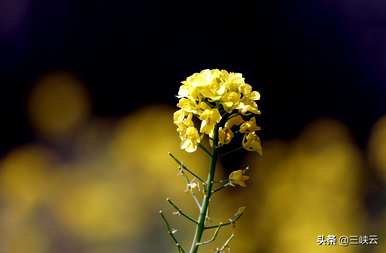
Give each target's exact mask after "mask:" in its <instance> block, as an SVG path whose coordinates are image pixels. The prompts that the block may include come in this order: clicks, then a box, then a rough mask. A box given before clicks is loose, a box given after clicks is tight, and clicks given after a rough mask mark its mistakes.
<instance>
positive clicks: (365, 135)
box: [0, 0, 386, 253]
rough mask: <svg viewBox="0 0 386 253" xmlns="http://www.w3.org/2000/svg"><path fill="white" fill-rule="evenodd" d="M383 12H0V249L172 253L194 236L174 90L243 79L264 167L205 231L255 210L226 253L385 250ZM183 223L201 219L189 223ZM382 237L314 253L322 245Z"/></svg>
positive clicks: (71, 6) (16, 2)
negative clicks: (176, 209)
mask: <svg viewBox="0 0 386 253" xmlns="http://www.w3.org/2000/svg"><path fill="white" fill-rule="evenodd" d="M385 14H386V3H385V2H384V1H381V0H366V1H365V0H357V1H352V0H341V1H332V0H313V1H305V0H297V1H284V0H275V1H233V2H226V1H218V2H215V1H212V2H204V1H181V2H177V3H172V2H167V1H166V2H165V1H163V2H160V1H150V0H145V1H122V2H120V1H105V0H104V1H102V0H95V1H92V2H89V1H79V0H78V1H76V0H56V1H48V0H41V1H38V0H0V84H1V86H0V111H1V119H2V120H1V125H0V235H1V236H0V253H25V252H29V253H51V252H52V253H53V252H55V253H70V252H71V253H107V252H109V253H122V252H129V253H148V252H170V253H171V252H176V250H175V249H174V247H173V245H172V242H171V240H170V238H169V237H168V236H167V234H166V231H165V229H164V227H163V226H162V223H161V221H160V219H159V216H158V214H157V212H158V210H159V209H160V208H163V209H164V210H165V213H166V215H167V216H168V217H169V218H170V220H171V223H172V224H173V227H175V228H178V232H177V233H176V235H177V237H179V238H180V239H181V241H183V242H184V243H186V245H188V243H189V241H190V240H191V230H192V228H191V226H190V224H186V223H185V222H184V221H183V220H182V219H181V218H180V217H176V216H172V215H171V211H172V210H171V209H170V208H169V207H168V206H167V205H166V203H165V197H166V196H169V197H172V198H173V199H175V200H176V202H177V203H179V205H180V206H183V207H184V208H185V209H186V210H193V208H194V203H193V201H192V200H191V199H190V198H189V197H190V196H189V194H187V193H186V192H184V189H185V184H184V181H183V179H182V178H180V177H177V173H176V172H177V170H176V165H175V164H174V163H173V161H171V160H170V159H169V157H168V155H167V152H173V153H175V154H176V156H178V157H179V158H181V159H182V160H184V161H185V163H186V164H189V165H190V166H191V167H192V168H195V169H196V170H197V171H198V173H200V174H201V175H204V174H205V169H206V166H207V163H208V161H207V159H206V157H205V156H204V155H203V154H202V153H194V154H190V155H189V154H186V153H184V152H182V151H180V150H179V143H178V142H179V140H178V136H177V134H176V131H175V127H174V126H173V124H172V113H173V111H174V110H175V104H176V98H175V94H176V93H177V91H178V87H179V85H180V81H182V80H184V79H185V78H186V77H187V76H188V75H190V74H192V73H193V72H198V71H200V70H201V69H205V68H221V69H227V70H229V71H234V72H241V73H243V74H244V76H245V77H246V81H247V82H248V83H251V84H252V85H253V86H254V89H256V90H258V91H260V93H261V95H262V100H261V102H260V104H259V106H260V108H261V110H262V112H263V117H262V119H261V125H262V128H263V131H262V139H263V147H264V156H263V157H258V156H257V155H256V154H245V153H242V152H241V153H237V154H235V155H234V156H233V157H231V158H228V159H226V160H224V161H222V166H221V168H219V170H218V172H219V173H218V176H219V177H221V176H226V175H227V174H228V173H229V172H230V171H232V170H234V169H239V168H240V166H242V165H245V164H249V165H250V167H251V171H250V176H251V180H250V182H249V186H248V188H245V189H237V188H233V189H229V190H226V191H224V192H221V193H220V194H218V196H216V200H215V201H216V204H215V205H216V207H217V209H215V210H213V213H212V218H213V219H214V220H215V221H221V220H225V219H226V218H227V217H229V216H231V215H232V214H233V213H234V212H235V211H236V210H237V208H238V207H240V206H247V209H246V211H245V215H244V216H243V217H242V218H241V220H240V222H239V223H238V224H237V226H236V228H235V229H232V228H228V229H224V231H223V233H222V236H221V237H220V238H219V239H218V240H217V241H216V243H214V244H213V245H211V246H206V247H203V248H202V249H201V250H202V252H213V250H214V249H215V248H216V247H218V246H221V245H222V241H223V240H225V238H226V237H227V236H229V234H230V233H231V232H232V231H233V232H234V233H235V234H236V238H235V240H234V241H233V242H232V243H231V248H232V251H231V252H237V253H260V252H262V253H279V252H288V253H291V252H294V253H309V252H334V253H335V252H337V253H339V252H350V253H351V252H352V253H357V252H358V253H360V252H374V253H384V252H386V243H385V241H384V237H385V235H386V74H385V73H386V72H385V71H384V70H385V68H386V15H385ZM192 214H193V215H196V213H194V212H192ZM328 234H334V235H337V236H341V235H347V236H350V235H373V234H375V235H378V237H379V240H378V245H376V246H375V245H368V246H360V245H355V246H348V247H342V246H319V245H318V244H317V242H316V240H317V237H318V235H325V236H326V235H328Z"/></svg>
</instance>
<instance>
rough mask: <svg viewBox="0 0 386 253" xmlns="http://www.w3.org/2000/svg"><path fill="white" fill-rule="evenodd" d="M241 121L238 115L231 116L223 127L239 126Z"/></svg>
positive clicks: (241, 118)
mask: <svg viewBox="0 0 386 253" xmlns="http://www.w3.org/2000/svg"><path fill="white" fill-rule="evenodd" d="M243 122H244V119H243V117H241V116H240V115H237V116H233V117H231V118H230V119H228V120H227V122H225V127H227V128H232V127H233V126H239V125H240V124H241V123H243Z"/></svg>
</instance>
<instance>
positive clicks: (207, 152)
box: [198, 143, 212, 157]
mask: <svg viewBox="0 0 386 253" xmlns="http://www.w3.org/2000/svg"><path fill="white" fill-rule="evenodd" d="M198 147H199V148H200V149H202V150H203V151H204V152H205V153H206V154H207V155H208V156H209V157H212V154H211V153H210V152H209V150H208V149H207V148H206V147H205V146H204V145H202V144H201V143H198Z"/></svg>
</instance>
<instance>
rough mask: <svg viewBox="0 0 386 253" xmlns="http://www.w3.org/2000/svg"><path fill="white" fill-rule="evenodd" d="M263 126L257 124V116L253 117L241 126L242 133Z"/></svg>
mask: <svg viewBox="0 0 386 253" xmlns="http://www.w3.org/2000/svg"><path fill="white" fill-rule="evenodd" d="M260 129H261V128H260V127H259V126H257V125H256V118H255V117H252V118H251V119H250V120H249V121H246V122H244V123H243V124H242V125H241V126H240V133H242V134H244V133H251V132H254V131H257V130H260Z"/></svg>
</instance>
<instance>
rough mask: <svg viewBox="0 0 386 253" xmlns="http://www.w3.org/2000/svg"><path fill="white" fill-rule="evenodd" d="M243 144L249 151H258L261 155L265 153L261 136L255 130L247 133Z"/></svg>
mask: <svg viewBox="0 0 386 253" xmlns="http://www.w3.org/2000/svg"><path fill="white" fill-rule="evenodd" d="M242 145H243V148H244V149H246V150H248V151H256V152H257V153H259V154H260V155H262V154H263V150H262V147H261V141H260V138H259V136H257V134H256V133H255V132H251V133H247V134H245V135H244V138H243V142H242Z"/></svg>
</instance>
